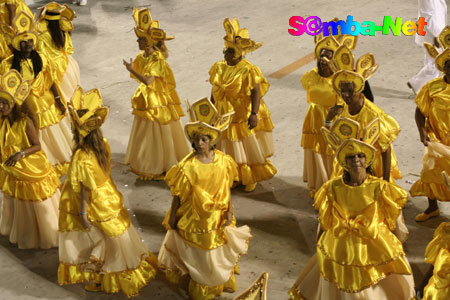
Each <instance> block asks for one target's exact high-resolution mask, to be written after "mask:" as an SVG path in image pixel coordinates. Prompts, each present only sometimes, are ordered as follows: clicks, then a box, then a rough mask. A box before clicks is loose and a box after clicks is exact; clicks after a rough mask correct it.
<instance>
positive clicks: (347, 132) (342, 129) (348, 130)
mask: <svg viewBox="0 0 450 300" xmlns="http://www.w3.org/2000/svg"><path fill="white" fill-rule="evenodd" d="M339 132H340V133H341V134H342V135H345V136H349V135H351V134H352V132H353V130H352V128H351V127H350V126H348V125H347V124H343V125H341V126H340V127H339Z"/></svg>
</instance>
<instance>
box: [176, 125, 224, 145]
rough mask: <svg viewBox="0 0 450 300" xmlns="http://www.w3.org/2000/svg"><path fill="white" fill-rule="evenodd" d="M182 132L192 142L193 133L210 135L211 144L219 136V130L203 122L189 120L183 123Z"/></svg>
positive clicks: (215, 141) (213, 143)
mask: <svg viewBox="0 0 450 300" xmlns="http://www.w3.org/2000/svg"><path fill="white" fill-rule="evenodd" d="M184 132H185V134H186V137H187V138H188V140H189V141H190V142H191V143H193V142H194V135H195V134H201V135H208V136H210V137H211V145H215V144H216V143H217V141H218V139H219V138H220V136H221V131H220V130H219V129H217V128H215V127H213V126H211V125H208V124H206V123H203V122H190V123H187V124H186V125H184Z"/></svg>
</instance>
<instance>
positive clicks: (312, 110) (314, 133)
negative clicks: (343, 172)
mask: <svg viewBox="0 0 450 300" xmlns="http://www.w3.org/2000/svg"><path fill="white" fill-rule="evenodd" d="M331 81H332V77H322V76H320V75H319V71H318V69H317V68H314V69H312V70H310V71H308V72H306V73H305V75H303V76H302V79H301V82H302V86H303V88H304V89H305V91H306V100H307V101H308V103H309V107H308V111H307V112H306V116H305V120H304V121H303V129H302V142H301V146H302V147H303V150H304V152H305V154H304V159H303V181H305V182H307V183H308V188H309V190H310V191H311V195H313V194H314V193H315V192H316V191H317V190H318V189H319V188H320V187H321V186H322V184H324V183H325V182H326V181H328V179H329V178H330V176H331V172H332V171H333V160H334V155H333V152H332V151H331V149H329V148H328V147H327V144H326V142H325V140H324V139H323V136H322V133H321V132H320V128H322V127H323V126H324V120H325V118H326V116H327V114H328V110H329V109H330V107H332V106H334V105H336V104H338V102H339V104H341V102H342V99H341V98H339V97H338V95H337V94H336V92H335V91H334V89H333V85H332V83H331Z"/></svg>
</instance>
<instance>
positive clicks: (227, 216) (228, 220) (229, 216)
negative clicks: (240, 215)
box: [223, 211, 233, 227]
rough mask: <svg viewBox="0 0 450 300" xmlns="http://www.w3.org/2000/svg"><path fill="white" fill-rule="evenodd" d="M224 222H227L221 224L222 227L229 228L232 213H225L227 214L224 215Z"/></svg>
mask: <svg viewBox="0 0 450 300" xmlns="http://www.w3.org/2000/svg"><path fill="white" fill-rule="evenodd" d="M225 220H227V221H226V222H225V223H224V224H223V227H227V226H230V225H231V223H232V222H233V212H232V211H228V212H227V214H226V215H225Z"/></svg>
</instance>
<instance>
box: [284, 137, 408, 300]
mask: <svg viewBox="0 0 450 300" xmlns="http://www.w3.org/2000/svg"><path fill="white" fill-rule="evenodd" d="M375 151H376V149H375V148H374V147H372V146H370V145H369V144H367V143H365V142H363V141H360V140H357V139H352V138H350V139H347V140H346V141H345V142H344V143H343V144H342V145H341V147H340V148H339V150H338V151H337V154H336V159H337V160H338V162H339V164H340V165H341V166H342V168H344V174H343V175H342V176H339V177H336V178H334V179H331V180H329V181H328V182H326V183H325V184H324V185H322V187H321V188H320V190H319V191H318V192H317V193H316V196H315V199H314V200H315V201H314V207H315V208H316V209H317V210H318V212H319V223H320V231H319V235H318V242H317V253H316V255H315V256H313V257H312V258H311V259H310V261H309V262H308V263H307V264H306V266H305V268H304V270H303V271H302V273H301V274H300V276H299V278H298V279H297V281H296V282H295V284H294V286H293V287H292V288H291V290H290V291H289V295H290V296H291V298H290V299H291V300H300V299H301V300H304V299H306V300H321V299H323V300H325V299H326V300H352V299H377V300H410V299H415V292H414V280H413V276H412V271H411V267H410V265H409V263H408V261H407V259H406V256H405V253H404V251H403V246H402V242H401V241H400V240H399V239H398V238H397V237H396V235H395V234H394V231H395V229H396V220H397V219H398V216H399V215H400V213H401V211H402V207H403V206H404V205H405V203H406V201H407V199H408V194H407V192H406V191H405V190H403V189H402V188H400V187H399V186H397V185H396V184H394V183H390V182H388V181H385V180H383V179H381V178H378V177H376V176H372V175H370V173H371V169H370V166H371V164H372V162H373V161H374V160H375Z"/></svg>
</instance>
